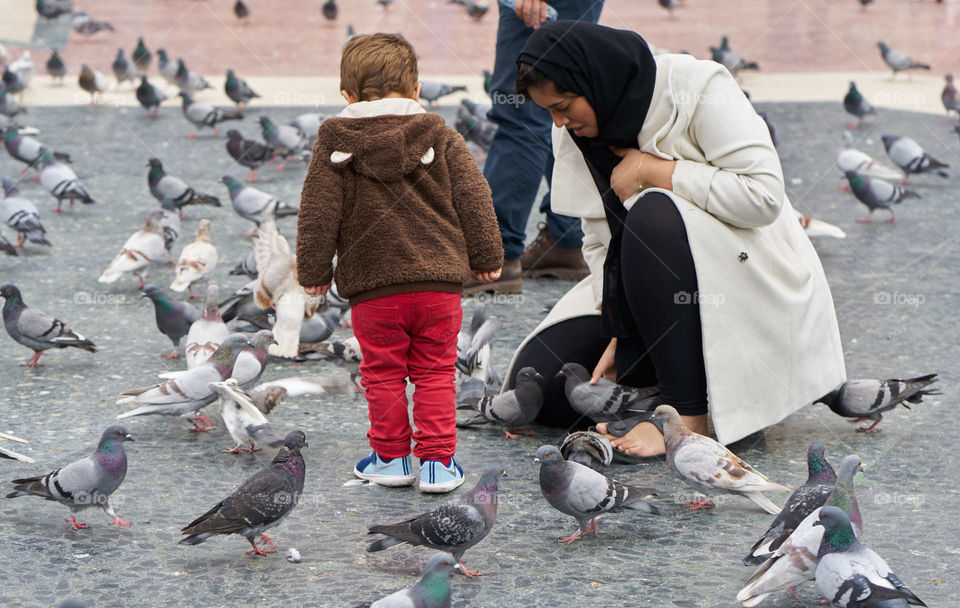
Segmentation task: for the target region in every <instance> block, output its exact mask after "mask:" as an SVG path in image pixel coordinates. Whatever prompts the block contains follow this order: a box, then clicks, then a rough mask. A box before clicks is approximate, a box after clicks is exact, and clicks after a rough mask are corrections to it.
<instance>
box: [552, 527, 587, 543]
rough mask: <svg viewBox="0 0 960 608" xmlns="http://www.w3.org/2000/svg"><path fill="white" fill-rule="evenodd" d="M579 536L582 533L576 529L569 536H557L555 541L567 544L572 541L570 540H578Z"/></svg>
mask: <svg viewBox="0 0 960 608" xmlns="http://www.w3.org/2000/svg"><path fill="white" fill-rule="evenodd" d="M581 536H583V535H582V534H581V533H580V530H579V529H578V530H577V531H576V532H574V533H573V534H571V535H570V536H563V537H561V538H558V539H557V542H558V543H561V544H569V543H572V542H573V541H575V540H580V537H581Z"/></svg>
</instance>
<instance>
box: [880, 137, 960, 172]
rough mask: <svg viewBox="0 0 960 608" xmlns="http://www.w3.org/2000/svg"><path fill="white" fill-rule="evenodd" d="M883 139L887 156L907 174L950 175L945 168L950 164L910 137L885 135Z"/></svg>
mask: <svg viewBox="0 0 960 608" xmlns="http://www.w3.org/2000/svg"><path fill="white" fill-rule="evenodd" d="M881 139H882V140H883V147H884V148H886V149H887V156H889V157H890V160H892V161H893V162H894V163H895V164H896V165H897V166H898V167H900V168H901V169H903V170H904V171H906V172H907V174H910V173H936V174H937V175H939V176H940V177H950V174H949V173H947V172H946V171H944V170H943V169H944V168H946V167H949V166H950V165H948V164H947V163H942V162H940V161H938V160H937V159H935V158H933V157H932V156H930V155H929V154H927V152H926V151H925V150H924V149H923V148H922V147H921V146H920V144H918V143H917V142H916V141H914V140H912V139H910V138H909V137H905V136H900V135H884V136H882V137H881Z"/></svg>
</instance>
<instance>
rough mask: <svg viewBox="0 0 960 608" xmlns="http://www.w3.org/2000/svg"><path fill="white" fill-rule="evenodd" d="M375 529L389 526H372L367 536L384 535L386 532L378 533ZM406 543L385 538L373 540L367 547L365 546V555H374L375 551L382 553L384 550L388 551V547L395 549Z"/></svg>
mask: <svg viewBox="0 0 960 608" xmlns="http://www.w3.org/2000/svg"><path fill="white" fill-rule="evenodd" d="M376 528H389V526H372V527H371V528H370V532H369V534H386V532H385V531H384V532H380V531H379V530H376ZM405 544H407V541H405V540H397V539H395V538H391V537H387V538H381V539H380V540H375V541H373V542H372V543H370V544H369V545H367V553H375V552H377V551H383V550H384V549H389V548H390V547H396V546H397V545H405Z"/></svg>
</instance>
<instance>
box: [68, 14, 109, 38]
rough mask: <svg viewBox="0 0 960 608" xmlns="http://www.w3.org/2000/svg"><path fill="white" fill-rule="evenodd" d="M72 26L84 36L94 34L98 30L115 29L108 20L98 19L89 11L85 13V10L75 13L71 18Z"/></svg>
mask: <svg viewBox="0 0 960 608" xmlns="http://www.w3.org/2000/svg"><path fill="white" fill-rule="evenodd" d="M70 27H72V28H73V29H74V31H76V32H77V33H78V34H82V35H84V36H92V35H93V34H96V33H97V32H103V31H109V32H112V31H113V26H112V25H110V24H109V23H107V22H106V21H97V20H95V19H94V18H93V17H91V16H90V14H89V13H85V12H83V11H80V12H77V13H74V14H73V18H72V19H71V20H70Z"/></svg>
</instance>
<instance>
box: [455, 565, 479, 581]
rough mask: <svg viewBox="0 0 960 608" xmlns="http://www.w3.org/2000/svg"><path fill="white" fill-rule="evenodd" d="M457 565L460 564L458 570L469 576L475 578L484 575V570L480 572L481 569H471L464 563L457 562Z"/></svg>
mask: <svg viewBox="0 0 960 608" xmlns="http://www.w3.org/2000/svg"><path fill="white" fill-rule="evenodd" d="M457 565H458V566H460V569H459V570H458V572H459V573H460V574H462V575H464V576H465V577H467V578H473V577H475V576H483V572H480V571H479V570H469V569H468V568H467V567H466V566H464V565H463V564H457Z"/></svg>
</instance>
